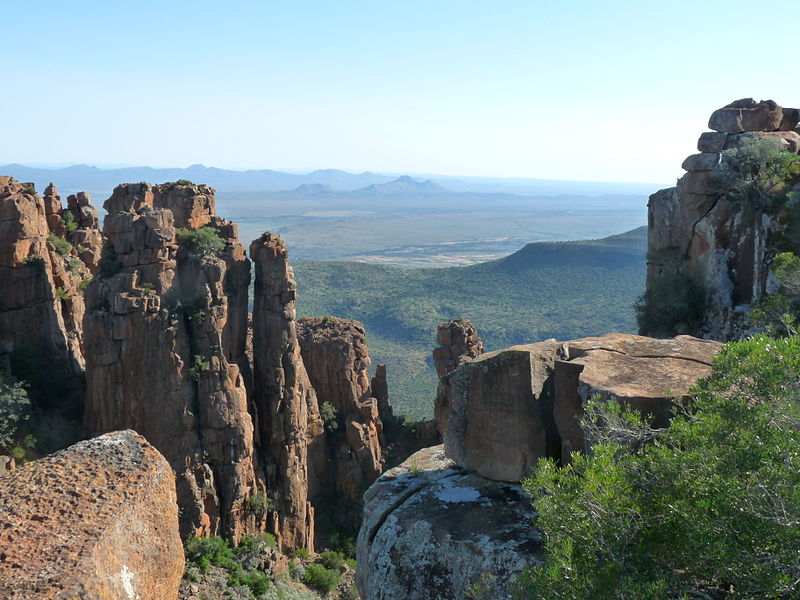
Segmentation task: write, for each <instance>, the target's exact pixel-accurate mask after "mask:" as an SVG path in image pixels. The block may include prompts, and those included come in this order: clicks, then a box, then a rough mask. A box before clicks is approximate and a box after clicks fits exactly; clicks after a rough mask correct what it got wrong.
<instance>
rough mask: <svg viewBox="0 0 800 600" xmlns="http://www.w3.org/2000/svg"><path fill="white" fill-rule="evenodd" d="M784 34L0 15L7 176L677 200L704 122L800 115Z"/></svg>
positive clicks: (631, 12) (637, 9)
mask: <svg viewBox="0 0 800 600" xmlns="http://www.w3.org/2000/svg"><path fill="white" fill-rule="evenodd" d="M796 14H797V0H774V1H773V2H771V3H769V5H765V6H764V7H760V6H758V5H756V4H754V3H753V2H745V1H744V0H727V1H726V2H719V1H708V2H697V1H696V0H695V1H689V0H674V1H672V2H641V1H639V0H614V1H611V0H607V1H605V2H560V3H559V2H531V1H530V0H497V1H494V2H475V1H471V0H437V1H436V2H430V1H423V0H404V1H402V2H400V1H398V0H386V1H382V2H354V1H352V0H340V1H337V2H329V1H323V0H306V1H304V2H278V1H275V0H237V1H236V2H210V1H208V0H191V1H189V0H172V1H170V2H163V1H156V0H138V1H136V2H63V1H61V0H40V1H36V2H6V3H4V4H3V24H4V28H3V51H2V52H0V69H1V70H2V74H3V83H4V86H3V93H2V94H0V115H2V117H3V141H4V143H3V144H1V145H0V164H3V163H22V164H75V163H87V164H105V165H113V164H117V165H119V164H126V165H142V164H148V165H157V166H179V167H186V166H188V165H192V164H200V163H202V164H205V165H215V166H218V167H221V168H234V169H236V168H240V169H244V168H251V169H264V168H273V169H277V170H280V169H281V168H289V167H291V168H292V169H313V168H332V169H341V170H345V171H349V172H361V171H364V170H367V171H372V172H375V173H394V174H400V173H409V174H412V173H440V174H446V175H474V176H486V177H523V178H534V179H550V180H580V181H644V182H653V183H656V182H672V181H674V180H675V178H676V177H677V176H679V175H680V174H681V171H680V164H681V161H682V160H683V159H684V158H685V157H686V156H687V155H688V154H691V153H693V152H695V151H696V150H695V142H696V140H697V136H698V134H699V133H700V132H701V131H702V130H704V129H705V128H706V126H707V123H708V116H709V115H710V113H711V112H712V110H714V109H715V108H718V107H720V106H722V105H724V104H726V103H728V102H730V101H732V100H735V99H737V98H742V97H747V96H754V97H756V98H772V99H774V100H776V101H777V102H778V103H780V104H782V105H784V106H796V105H797V104H800V97H799V96H798V86H797V78H796V76H795V75H794V71H793V67H792V65H793V64H794V62H793V59H792V57H793V56H795V55H796V43H795V40H794V37H795V36H794V35H792V34H791V31H792V30H793V29H792V26H793V22H794V21H793V19H794V20H795V21H796ZM784 23H785V25H784ZM781 25H783V29H782V28H781Z"/></svg>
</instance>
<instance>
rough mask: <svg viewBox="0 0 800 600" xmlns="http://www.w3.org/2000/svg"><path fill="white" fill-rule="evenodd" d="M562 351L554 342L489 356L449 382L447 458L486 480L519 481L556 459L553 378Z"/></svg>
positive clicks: (465, 367) (465, 366) (467, 366)
mask: <svg viewBox="0 0 800 600" xmlns="http://www.w3.org/2000/svg"><path fill="white" fill-rule="evenodd" d="M560 346H561V345H560V344H559V342H556V341H555V340H552V341H547V342H540V343H538V344H530V345H527V346H512V347H511V348H508V349H506V350H501V351H499V352H489V353H486V354H483V355H481V356H479V357H478V358H476V359H475V360H473V361H471V362H467V363H464V364H463V365H461V367H459V368H458V370H456V371H455V372H454V373H452V374H450V375H449V376H447V382H446V384H447V385H448V387H449V394H448V398H447V401H448V402H447V403H448V407H449V414H448V418H447V421H446V423H445V426H444V434H443V437H444V447H445V450H446V452H447V456H449V457H450V458H452V459H453V460H454V461H455V462H456V464H458V465H460V466H462V467H464V468H467V469H473V470H475V471H477V472H478V473H479V474H480V475H482V476H484V477H488V478H490V479H497V480H500V481H520V480H521V479H522V477H524V476H525V475H526V474H528V473H529V472H530V469H531V468H532V467H533V466H534V465H535V464H536V461H537V460H538V459H539V458H541V457H544V456H549V455H551V454H552V453H553V451H554V450H549V449H548V445H552V444H553V443H555V431H554V430H553V424H552V421H551V419H552V417H551V415H552V390H551V387H552V386H551V375H552V372H553V367H554V363H555V360H556V358H557V351H558V349H559V348H560Z"/></svg>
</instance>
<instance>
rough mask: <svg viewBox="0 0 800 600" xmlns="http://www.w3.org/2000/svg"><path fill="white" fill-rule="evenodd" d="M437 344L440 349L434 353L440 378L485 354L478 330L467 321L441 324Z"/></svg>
mask: <svg viewBox="0 0 800 600" xmlns="http://www.w3.org/2000/svg"><path fill="white" fill-rule="evenodd" d="M436 343H437V344H439V346H440V347H439V348H436V349H434V351H433V362H434V365H435V366H436V374H437V375H438V376H439V377H441V376H442V375H446V374H447V373H451V372H452V371H455V370H456V369H457V368H458V366H459V365H460V364H462V363H464V362H467V361H469V360H472V359H474V358H476V357H478V356H480V355H481V354H482V353H483V342H482V341H481V339H480V338H479V337H478V330H477V328H476V327H475V326H474V325H473V324H472V323H470V322H469V321H468V320H466V319H456V320H455V321H448V322H446V323H440V324H439V328H438V330H437V332H436Z"/></svg>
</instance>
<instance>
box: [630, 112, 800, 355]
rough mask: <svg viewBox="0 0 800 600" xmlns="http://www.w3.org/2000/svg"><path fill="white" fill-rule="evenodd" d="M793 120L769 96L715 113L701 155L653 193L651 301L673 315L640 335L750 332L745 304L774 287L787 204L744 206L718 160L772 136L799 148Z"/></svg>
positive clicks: (799, 132)
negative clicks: (725, 186) (674, 181)
mask: <svg viewBox="0 0 800 600" xmlns="http://www.w3.org/2000/svg"><path fill="white" fill-rule="evenodd" d="M798 120H800V112H798V110H797V109H789V108H781V107H780V106H778V105H777V104H776V103H775V102H773V101H771V100H769V101H764V102H756V101H754V100H753V99H752V98H746V99H743V100H738V101H736V102H733V103H731V104H729V105H728V106H726V107H724V108H721V109H719V110H717V111H715V112H714V113H713V114H712V116H711V119H710V121H709V128H710V129H712V130H713V131H710V132H705V133H703V134H702V135H701V136H700V139H699V141H698V144H697V148H698V150H699V151H700V153H699V154H693V155H691V156H689V157H688V158H687V159H686V160H685V161H684V162H683V168H684V169H685V170H686V171H687V173H686V174H685V175H684V176H683V177H682V178H681V179H680V180H679V181H678V185H677V186H676V187H674V188H669V189H664V190H661V191H659V192H656V193H655V194H653V195H652V196H651V197H650V203H649V205H648V207H649V217H648V272H647V290H648V292H647V293H648V295H649V303H650V305H651V307H652V310H653V311H660V312H661V313H667V312H674V315H669V314H662V315H661V316H657V317H656V318H655V319H651V320H649V322H645V323H642V330H641V332H642V333H644V334H655V335H671V334H674V333H691V334H693V335H698V336H701V337H710V338H713V339H718V340H729V339H733V338H736V337H740V336H741V335H743V334H744V333H745V332H746V331H747V329H748V327H749V323H748V319H747V316H748V312H749V306H750V305H751V304H752V303H753V302H755V301H758V300H759V299H760V298H762V297H763V296H764V295H765V294H766V293H768V292H769V291H771V290H770V289H769V288H770V286H773V288H774V282H771V281H770V275H769V263H770V261H771V259H772V258H773V257H774V255H775V253H776V251H777V249H778V247H779V246H782V245H784V244H782V243H781V242H782V240H781V237H782V236H781V234H782V232H783V231H784V230H785V228H786V222H787V217H788V213H787V211H786V209H785V208H778V209H775V210H767V209H766V208H765V207H758V206H750V207H745V206H742V205H740V203H739V202H737V201H736V200H735V199H733V198H731V197H730V196H729V195H725V193H724V192H723V191H722V189H721V185H720V179H719V176H718V170H719V167H720V158H721V156H722V153H723V152H724V151H728V150H732V149H737V148H741V147H742V146H743V145H745V144H747V143H748V142H749V141H750V140H753V139H772V140H775V143H776V144H777V145H778V146H781V147H783V149H784V150H785V151H787V152H793V153H798V151H800V129H798ZM784 241H785V240H784ZM676 288H678V289H677V290H676ZM665 297H674V298H675V301H674V302H673V303H672V304H673V306H671V307H670V306H668V305H667V304H665V302H664V298H665ZM678 305H679V306H678ZM653 321H656V322H653Z"/></svg>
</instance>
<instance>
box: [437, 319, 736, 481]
mask: <svg viewBox="0 0 800 600" xmlns="http://www.w3.org/2000/svg"><path fill="white" fill-rule="evenodd" d="M721 347H722V346H721V344H719V343H717V342H713V341H708V340H701V339H697V338H693V337H689V336H678V337H676V338H671V339H654V338H647V337H642V336H636V335H628V334H619V333H612V334H608V335H606V336H603V337H593V338H583V339H579V340H572V341H567V342H558V341H556V340H550V341H546V342H539V343H536V344H528V345H522V346H512V347H511V348H507V349H506V350H501V351H498V352H489V353H487V354H484V355H482V356H480V357H479V358H477V359H475V360H474V361H472V362H469V363H466V364H463V365H461V366H460V367H459V368H458V370H457V371H455V372H453V373H451V374H449V375H447V376H446V380H445V382H446V387H445V386H442V385H440V389H446V391H447V397H446V398H439V397H437V403H439V404H441V405H445V404H446V405H447V406H446V408H447V413H446V414H447V418H446V423H444V427H443V431H444V447H445V450H446V453H447V456H448V457H449V458H451V459H453V461H454V462H455V463H456V464H458V465H459V466H461V467H464V468H467V469H473V470H475V471H477V472H478V473H479V474H480V475H482V476H483V477H487V478H489V479H495V480H499V481H509V482H518V481H521V480H522V479H523V478H525V477H526V476H528V475H530V473H531V470H532V469H533V467H534V466H535V465H536V462H537V461H538V460H539V459H541V458H554V459H560V460H562V461H568V459H569V453H570V452H571V451H582V450H585V441H584V434H583V431H582V429H581V427H580V417H581V415H582V413H583V408H582V407H583V405H584V403H585V402H587V401H588V400H589V399H590V398H592V397H593V396H594V395H596V394H599V395H600V396H601V397H603V398H605V399H606V400H613V401H618V402H623V403H626V404H627V405H629V406H631V407H633V408H635V409H638V410H640V411H642V413H644V414H646V415H650V416H652V417H653V418H654V422H655V424H656V425H658V426H663V425H666V424H667V422H668V421H669V417H670V414H671V409H672V406H673V402H674V399H675V398H676V397H685V396H686V394H687V393H688V391H689V389H690V388H691V387H692V385H694V383H695V382H696V381H697V380H698V379H700V378H702V377H705V376H706V375H707V374H708V373H709V372H710V370H711V362H712V359H713V357H714V355H715V354H716V353H717V352H719V350H720V348H721ZM437 408H438V405H437ZM440 413H442V414H444V411H440Z"/></svg>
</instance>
